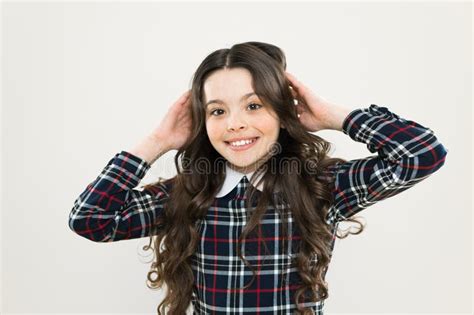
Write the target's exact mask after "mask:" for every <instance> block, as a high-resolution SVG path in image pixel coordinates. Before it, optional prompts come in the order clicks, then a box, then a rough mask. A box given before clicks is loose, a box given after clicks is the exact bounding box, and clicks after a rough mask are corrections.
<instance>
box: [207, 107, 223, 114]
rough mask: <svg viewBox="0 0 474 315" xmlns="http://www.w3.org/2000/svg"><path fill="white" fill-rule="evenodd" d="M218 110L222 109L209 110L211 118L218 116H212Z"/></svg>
mask: <svg viewBox="0 0 474 315" xmlns="http://www.w3.org/2000/svg"><path fill="white" fill-rule="evenodd" d="M218 110H222V109H220V108H218V109H214V110H211V111H210V114H211V115H212V116H219V115H214V113H215V112H216V111H218Z"/></svg>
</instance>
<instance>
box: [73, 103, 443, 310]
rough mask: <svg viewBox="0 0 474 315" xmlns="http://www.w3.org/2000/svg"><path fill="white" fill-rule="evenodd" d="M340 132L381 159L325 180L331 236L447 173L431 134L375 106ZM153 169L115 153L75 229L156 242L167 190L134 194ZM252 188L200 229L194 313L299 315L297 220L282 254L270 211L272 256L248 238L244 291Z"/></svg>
mask: <svg viewBox="0 0 474 315" xmlns="http://www.w3.org/2000/svg"><path fill="white" fill-rule="evenodd" d="M343 132H344V133H345V134H347V135H349V136H350V137H351V138H352V139H353V140H355V141H358V142H361V143H365V144H366V145H367V148H368V150H369V151H370V152H371V153H375V152H376V153H377V154H376V155H373V156H368V157H366V158H362V159H354V160H350V161H348V162H346V163H339V164H337V165H335V166H333V167H331V168H330V169H329V170H328V172H327V174H328V176H335V186H334V187H333V195H334V200H335V202H334V204H333V205H332V206H331V208H330V209H329V212H328V215H327V223H328V224H330V225H331V226H332V228H333V232H334V233H335V231H336V228H337V225H338V223H339V222H340V221H341V220H344V219H345V218H349V217H351V216H353V215H354V214H356V213H358V212H359V211H361V210H363V209H365V208H367V207H368V206H370V205H373V204H374V203H376V202H378V201H381V200H384V199H386V198H388V197H391V196H394V195H396V194H399V193H400V192H402V191H404V190H406V189H408V188H410V187H412V186H413V185H414V184H416V183H418V182H420V181H422V180H423V179H425V178H427V177H428V176H430V175H431V174H433V173H434V172H435V171H437V170H438V169H439V168H440V167H441V166H442V165H443V164H444V161H445V158H446V154H447V150H446V148H445V147H444V146H443V145H442V144H441V143H440V142H438V140H437V138H436V136H435V135H434V133H433V131H432V130H431V129H429V128H426V127H423V126H422V125H420V124H418V123H416V122H414V121H410V120H406V119H403V118H401V117H399V116H398V115H396V114H394V113H392V112H390V111H389V110H388V109H387V108H386V107H381V106H377V105H375V104H372V105H370V106H369V107H368V108H361V109H356V110H353V111H352V112H351V113H350V114H349V115H348V116H347V118H346V119H345V120H344V123H343ZM150 167H151V165H149V164H148V163H147V162H146V161H144V160H142V159H140V158H139V157H137V156H134V155H133V154H131V153H129V152H126V151H121V152H120V153H117V154H116V155H115V156H114V157H113V158H112V159H111V160H110V161H109V162H108V164H107V165H106V166H105V168H104V169H103V171H102V172H101V174H100V175H99V176H98V177H97V178H96V179H95V180H94V181H93V182H92V183H90V184H89V185H88V186H87V187H86V189H85V190H84V191H83V192H82V193H81V194H80V195H79V197H78V198H77V199H76V200H75V202H74V207H73V208H72V210H71V212H70V215H69V227H70V228H71V229H72V230H73V231H74V232H75V233H77V234H79V235H80V236H83V237H85V238H87V239H89V240H92V241H95V242H116V241H120V240H127V239H134V238H141V237H147V236H150V233H151V227H152V226H151V224H152V222H154V221H155V220H156V219H157V218H158V217H159V216H160V215H161V213H162V211H163V205H164V204H165V202H166V201H167V199H168V197H169V191H170V187H167V186H165V185H164V184H159V185H157V186H156V187H153V189H142V190H140V189H137V186H138V184H139V183H140V181H141V179H142V178H143V177H144V176H145V174H146V172H147V171H148V170H149V169H150ZM249 184H250V183H249V180H248V178H247V177H246V176H243V177H242V179H241V180H240V181H239V182H238V184H237V185H236V186H235V187H234V189H233V190H232V191H231V192H230V193H228V194H227V195H225V196H223V197H221V198H215V201H214V204H213V205H212V206H211V207H210V208H209V210H208V212H207V215H206V217H205V218H204V219H203V220H199V221H198V222H197V223H196V226H197V228H198V230H199V232H200V235H201V239H200V245H199V246H198V249H197V251H196V253H195V255H193V256H192V260H191V261H192V267H193V270H194V276H195V287H194V294H193V300H192V302H193V303H192V304H193V307H194V314H240V313H246V314H293V313H294V311H295V309H296V305H295V304H294V298H293V296H294V293H295V291H296V289H297V288H298V287H299V285H300V283H301V279H300V277H299V275H298V272H297V269H296V268H295V267H294V265H292V261H293V259H294V258H295V256H296V255H297V251H296V250H295V248H297V247H298V246H297V245H298V242H299V240H300V236H299V232H298V229H297V228H296V224H293V223H294V222H293V219H292V217H291V214H290V215H289V217H288V232H289V233H291V236H290V239H289V240H288V243H289V245H290V246H289V247H288V252H283V248H282V246H281V237H280V222H281V220H280V217H279V215H278V212H277V211H276V210H275V209H272V208H269V209H268V211H267V212H266V213H265V214H264V216H263V218H262V222H261V225H260V229H261V231H262V234H261V235H262V236H263V237H262V238H263V241H265V243H266V244H267V247H268V250H269V252H265V251H264V247H263V246H261V244H262V243H261V241H262V239H261V238H260V239H258V238H254V239H251V238H250V239H247V240H246V242H244V243H243V244H242V245H243V246H242V248H241V250H242V253H245V258H246V259H247V260H248V261H249V262H250V263H251V264H252V266H253V267H254V268H255V270H256V271H257V277H256V278H255V279H254V281H253V283H252V285H251V286H250V287H249V288H248V289H246V290H242V289H240V288H242V287H243V286H244V285H246V284H247V283H248V282H249V281H250V280H251V278H252V271H251V270H250V269H249V268H248V267H247V266H246V265H245V264H244V262H243V261H241V259H240V258H239V257H238V255H237V252H236V245H237V240H238V238H239V236H240V233H241V231H242V229H243V227H244V226H245V224H246V216H245V213H246V209H245V208H244V191H245V189H246V188H247V186H248V185H249ZM277 206H284V205H277ZM334 240H335V237H333V243H332V246H334ZM302 305H304V306H309V307H311V308H312V310H313V313H314V314H323V306H324V301H321V302H318V303H310V302H308V303H302Z"/></svg>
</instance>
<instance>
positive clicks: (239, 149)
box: [203, 68, 280, 174]
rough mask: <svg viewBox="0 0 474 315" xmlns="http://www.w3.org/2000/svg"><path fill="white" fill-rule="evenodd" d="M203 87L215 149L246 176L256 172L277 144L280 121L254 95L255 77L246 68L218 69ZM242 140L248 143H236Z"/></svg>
mask: <svg viewBox="0 0 474 315" xmlns="http://www.w3.org/2000/svg"><path fill="white" fill-rule="evenodd" d="M203 88H204V106H205V110H206V130H207V135H208V137H209V140H210V142H211V144H212V146H213V147H214V148H215V149H216V151H217V152H219V153H220V154H221V155H222V156H223V157H224V158H225V159H226V160H227V161H229V162H230V164H229V166H230V167H232V168H233V169H235V170H237V171H239V172H241V173H246V174H247V173H249V172H252V171H255V170H256V169H257V168H258V167H259V166H260V165H261V164H262V163H263V162H265V161H266V160H267V159H268V158H269V157H270V156H269V155H268V153H269V151H270V149H271V148H272V145H273V144H274V143H276V142H277V139H278V134H279V131H280V129H279V128H280V120H279V118H278V116H277V115H276V113H275V111H274V110H273V109H272V108H271V107H270V106H269V105H264V104H263V103H262V101H261V100H260V99H259V97H258V96H257V95H255V94H252V93H254V90H253V88H252V75H251V74H250V72H249V71H248V70H247V69H245V68H233V69H220V70H217V71H215V72H213V73H212V74H211V75H210V76H209V77H208V78H207V79H206V81H205V82H204V86H203ZM241 139H244V142H242V141H240V142H237V143H234V142H233V141H236V140H241ZM247 140H251V141H252V142H251V143H248V141H247ZM231 142H232V143H231Z"/></svg>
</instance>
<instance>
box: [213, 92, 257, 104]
mask: <svg viewBox="0 0 474 315" xmlns="http://www.w3.org/2000/svg"><path fill="white" fill-rule="evenodd" d="M252 95H257V93H255V92H250V93H247V94H244V96H242V97H241V98H240V101H241V102H242V101H243V100H245V99H247V98H249V97H250V96H252ZM212 103H218V104H224V102H223V101H221V100H218V99H215V100H210V101H209V102H207V103H206V106H205V107H207V106H209V105H210V104H212Z"/></svg>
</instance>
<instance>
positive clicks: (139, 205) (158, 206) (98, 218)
mask: <svg viewBox="0 0 474 315" xmlns="http://www.w3.org/2000/svg"><path fill="white" fill-rule="evenodd" d="M149 168H150V164H149V163H148V162H146V161H145V160H143V159H141V158H140V157H138V156H135V155H133V154H131V153H130V152H127V151H121V152H120V153H117V154H116V155H115V156H114V157H113V158H112V159H111V160H110V161H109V162H108V163H107V165H106V166H105V168H104V169H103V171H102V172H101V173H100V175H99V176H98V177H97V178H96V179H95V180H94V181H93V182H92V183H90V184H89V185H88V186H87V188H86V189H85V190H84V191H83V192H82V193H81V194H80V195H79V197H78V198H77V199H76V200H75V201H74V207H73V208H72V210H71V212H70V214H69V227H70V229H71V230H72V231H74V232H75V233H77V234H79V235H80V236H82V237H85V238H87V239H89V240H91V241H94V242H115V241H120V240H126V239H133V238H139V237H146V236H149V235H151V232H152V230H151V229H152V227H153V225H154V224H155V223H158V220H159V219H160V218H161V217H162V214H163V209H164V205H165V203H166V201H167V200H168V197H169V187H168V186H165V185H164V184H160V185H157V186H156V189H153V190H143V191H140V190H137V189H135V188H136V186H137V185H138V184H139V182H140V180H141V179H142V178H143V177H144V176H145V174H146V172H147V171H148V170H149ZM156 227H157V228H160V227H161V225H160V224H157V225H156Z"/></svg>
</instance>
